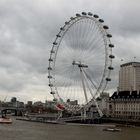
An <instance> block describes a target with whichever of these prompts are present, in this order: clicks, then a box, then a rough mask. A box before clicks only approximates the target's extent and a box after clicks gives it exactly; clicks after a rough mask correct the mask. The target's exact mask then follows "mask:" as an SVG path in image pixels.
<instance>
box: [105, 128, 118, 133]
mask: <svg viewBox="0 0 140 140" xmlns="http://www.w3.org/2000/svg"><path fill="white" fill-rule="evenodd" d="M103 131H110V132H120V131H121V129H120V128H104V129H103Z"/></svg>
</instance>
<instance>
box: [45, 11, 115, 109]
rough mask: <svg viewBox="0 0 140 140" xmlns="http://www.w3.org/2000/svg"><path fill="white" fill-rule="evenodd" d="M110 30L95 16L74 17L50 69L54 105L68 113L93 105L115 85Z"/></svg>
mask: <svg viewBox="0 0 140 140" xmlns="http://www.w3.org/2000/svg"><path fill="white" fill-rule="evenodd" d="M108 30H109V27H108V26H107V25H104V20H103V19H100V18H99V16H98V15H93V14H92V13H91V12H88V13H86V12H82V13H81V14H76V16H75V17H71V18H70V20H69V21H66V22H65V24H64V26H62V27H61V28H60V31H59V32H58V34H57V35H56V38H55V40H54V42H53V45H52V48H51V51H50V57H49V66H48V79H49V87H50V89H51V92H50V94H52V96H53V98H54V101H56V102H57V103H59V104H61V105H62V106H63V107H64V108H65V109H66V110H71V111H72V110H80V109H81V108H84V107H89V106H91V105H92V104H94V102H95V105H96V106H98V105H97V103H96V100H95V99H96V98H97V97H98V96H99V95H100V94H101V93H102V92H103V91H104V90H105V88H106V86H107V83H108V82H109V81H111V78H110V73H111V71H112V70H113V69H114V68H113V67H112V59H114V58H115V57H114V55H113V54H112V48H113V47H114V45H113V44H112V43H111V41H110V38H111V37H112V35H111V34H110V33H109V31H108Z"/></svg>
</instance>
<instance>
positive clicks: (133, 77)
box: [119, 62, 140, 91]
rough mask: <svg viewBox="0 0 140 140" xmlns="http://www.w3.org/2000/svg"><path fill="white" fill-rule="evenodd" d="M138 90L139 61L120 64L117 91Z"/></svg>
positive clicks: (139, 80) (139, 85) (139, 83)
mask: <svg viewBox="0 0 140 140" xmlns="http://www.w3.org/2000/svg"><path fill="white" fill-rule="evenodd" d="M135 90H137V91H139V90H140V62H129V63H125V64H122V65H121V66H120V71H119V91H135Z"/></svg>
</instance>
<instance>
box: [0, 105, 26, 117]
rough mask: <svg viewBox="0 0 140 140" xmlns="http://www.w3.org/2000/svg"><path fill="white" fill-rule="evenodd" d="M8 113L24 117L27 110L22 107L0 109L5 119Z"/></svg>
mask: <svg viewBox="0 0 140 140" xmlns="http://www.w3.org/2000/svg"><path fill="white" fill-rule="evenodd" d="M8 111H11V112H14V113H15V114H14V115H15V116H22V115H23V113H24V112H25V108H20V107H0V113H1V115H2V116H3V117H4V116H6V115H7V113H8Z"/></svg>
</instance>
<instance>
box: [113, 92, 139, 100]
mask: <svg viewBox="0 0 140 140" xmlns="http://www.w3.org/2000/svg"><path fill="white" fill-rule="evenodd" d="M110 98H111V99H140V91H139V92H137V91H132V92H130V91H120V92H119V93H117V92H114V94H113V95H112V96H111V97H110Z"/></svg>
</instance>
